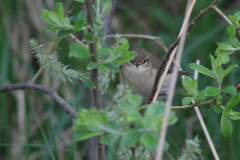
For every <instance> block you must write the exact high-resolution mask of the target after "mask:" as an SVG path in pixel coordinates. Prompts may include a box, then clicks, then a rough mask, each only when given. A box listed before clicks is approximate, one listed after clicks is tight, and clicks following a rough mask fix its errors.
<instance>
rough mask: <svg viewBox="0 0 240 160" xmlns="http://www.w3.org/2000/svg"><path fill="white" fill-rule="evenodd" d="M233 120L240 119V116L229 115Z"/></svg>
mask: <svg viewBox="0 0 240 160" xmlns="http://www.w3.org/2000/svg"><path fill="white" fill-rule="evenodd" d="M228 117H229V118H230V119H231V120H240V116H230V115H229V116H228Z"/></svg>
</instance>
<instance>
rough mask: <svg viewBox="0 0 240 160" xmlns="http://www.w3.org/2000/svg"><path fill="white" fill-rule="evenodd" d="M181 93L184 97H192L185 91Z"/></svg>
mask: <svg viewBox="0 0 240 160" xmlns="http://www.w3.org/2000/svg"><path fill="white" fill-rule="evenodd" d="M181 95H183V96H185V97H192V95H191V94H188V93H186V92H183V93H181Z"/></svg>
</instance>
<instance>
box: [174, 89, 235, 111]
mask: <svg viewBox="0 0 240 160" xmlns="http://www.w3.org/2000/svg"><path fill="white" fill-rule="evenodd" d="M229 95H230V94H229V93H227V94H225V95H224V96H222V98H225V97H227V96H229ZM215 102H216V99H212V100H209V101H206V102H202V103H196V104H191V105H187V106H175V107H172V108H171V109H187V108H192V107H197V106H202V105H205V104H209V103H215Z"/></svg>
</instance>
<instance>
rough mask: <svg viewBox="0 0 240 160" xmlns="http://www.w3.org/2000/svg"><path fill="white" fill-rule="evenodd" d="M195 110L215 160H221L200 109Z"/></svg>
mask: <svg viewBox="0 0 240 160" xmlns="http://www.w3.org/2000/svg"><path fill="white" fill-rule="evenodd" d="M196 63H197V64H200V61H199V60H197V62H196ZM194 79H198V71H196V70H195V73H194ZM192 102H193V103H195V102H194V100H193V101H192ZM194 110H195V112H196V114H197V117H198V119H199V122H200V124H201V126H202V129H203V132H204V134H205V136H206V138H207V141H208V144H209V146H210V148H211V150H212V153H213V156H214V159H215V160H219V157H218V154H217V152H216V149H215V147H214V145H213V142H212V139H211V137H210V135H209V133H208V130H207V127H206V125H205V123H204V121H203V118H202V115H201V113H200V111H199V108H198V107H197V106H195V107H194Z"/></svg>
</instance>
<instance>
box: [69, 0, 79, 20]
mask: <svg viewBox="0 0 240 160" xmlns="http://www.w3.org/2000/svg"><path fill="white" fill-rule="evenodd" d="M78 3H79V2H76V3H74V5H73V6H72V8H71V9H70V10H69V11H68V14H67V17H69V16H70V14H71V13H72V11H73V9H74V8H75V7H76V5H77V4H78Z"/></svg>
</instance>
